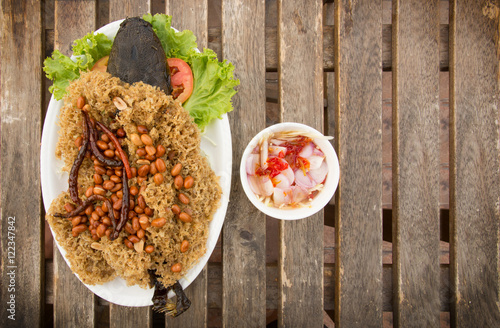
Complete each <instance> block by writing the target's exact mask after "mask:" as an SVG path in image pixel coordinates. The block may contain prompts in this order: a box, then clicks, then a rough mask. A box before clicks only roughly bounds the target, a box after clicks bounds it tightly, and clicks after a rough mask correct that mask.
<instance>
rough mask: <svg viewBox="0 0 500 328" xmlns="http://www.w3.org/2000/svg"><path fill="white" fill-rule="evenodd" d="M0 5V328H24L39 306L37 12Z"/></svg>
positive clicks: (35, 320)
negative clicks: (0, 152) (0, 307)
mask: <svg viewBox="0 0 500 328" xmlns="http://www.w3.org/2000/svg"><path fill="white" fill-rule="evenodd" d="M0 8H1V11H0V24H1V31H0V33H1V38H0V40H1V44H2V46H1V47H2V51H1V52H2V53H1V56H2V57H1V61H0V105H1V128H0V131H1V150H2V156H1V172H0V174H1V175H0V186H1V203H0V204H1V216H0V239H1V247H0V255H1V263H2V265H1V268H0V273H1V277H0V286H2V287H1V288H0V300H1V302H2V306H3V309H2V311H1V312H2V313H1V314H0V326H2V327H12V326H16V327H29V326H33V325H37V326H38V325H41V322H43V321H42V315H43V305H44V304H43V297H44V289H43V270H44V262H43V250H42V249H43V248H42V247H43V226H44V222H43V219H42V217H41V211H40V209H41V204H40V199H41V194H40V187H39V186H40V176H39V172H40V164H39V160H38V159H39V156H40V124H41V123H40V122H41V105H40V104H41V101H42V90H41V85H42V69H41V61H40V55H41V54H42V53H43V50H42V34H41V33H42V14H41V6H40V3H38V2H37V1H24V2H19V1H2V2H1V4H0ZM14 320H15V321H14Z"/></svg>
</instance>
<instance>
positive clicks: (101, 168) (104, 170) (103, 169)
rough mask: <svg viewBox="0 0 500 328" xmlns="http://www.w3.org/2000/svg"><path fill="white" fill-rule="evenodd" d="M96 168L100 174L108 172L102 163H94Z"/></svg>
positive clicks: (96, 171)
mask: <svg viewBox="0 0 500 328" xmlns="http://www.w3.org/2000/svg"><path fill="white" fill-rule="evenodd" d="M94 170H95V173H97V174H99V175H103V174H106V169H105V168H104V167H102V166H100V165H94Z"/></svg>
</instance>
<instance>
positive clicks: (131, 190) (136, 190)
mask: <svg viewBox="0 0 500 328" xmlns="http://www.w3.org/2000/svg"><path fill="white" fill-rule="evenodd" d="M128 192H129V193H130V194H131V195H133V196H137V194H138V193H139V188H137V186H132V187H130V188H129V190H128Z"/></svg>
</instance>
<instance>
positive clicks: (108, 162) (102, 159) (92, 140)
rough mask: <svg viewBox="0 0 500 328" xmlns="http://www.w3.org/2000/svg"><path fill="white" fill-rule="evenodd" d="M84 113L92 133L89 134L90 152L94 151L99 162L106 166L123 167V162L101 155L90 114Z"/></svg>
mask: <svg viewBox="0 0 500 328" xmlns="http://www.w3.org/2000/svg"><path fill="white" fill-rule="evenodd" d="M82 112H83V114H84V116H85V117H86V118H87V125H88V128H89V131H90V133H89V142H90V150H91V151H92V154H93V155H94V156H95V157H96V158H97V160H98V161H99V162H101V163H103V164H104V165H107V166H110V167H119V166H123V162H122V161H117V160H114V159H110V158H107V157H106V156H104V155H103V154H102V153H101V151H100V150H99V148H98V147H97V144H96V140H95V139H96V133H95V130H94V127H93V126H92V123H91V120H90V117H89V114H88V113H87V112H86V111H82ZM97 123H99V122H97Z"/></svg>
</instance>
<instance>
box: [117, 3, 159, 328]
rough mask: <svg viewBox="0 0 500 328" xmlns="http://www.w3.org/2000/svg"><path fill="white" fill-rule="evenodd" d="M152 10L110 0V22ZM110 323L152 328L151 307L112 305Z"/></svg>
mask: <svg viewBox="0 0 500 328" xmlns="http://www.w3.org/2000/svg"><path fill="white" fill-rule="evenodd" d="M150 10H151V3H150V0H138V1H135V0H126V1H118V0H110V1H109V21H110V22H113V21H115V20H118V19H124V18H127V17H134V16H141V17H142V15H143V14H146V13H148V12H149V11H150ZM109 317H110V322H111V324H112V325H113V324H114V323H117V325H116V327H123V325H126V326H127V327H151V326H152V324H153V314H152V311H151V307H130V308H128V307H123V306H119V305H111V306H110V307H109Z"/></svg>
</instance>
